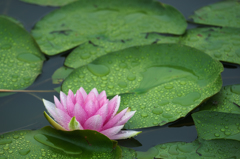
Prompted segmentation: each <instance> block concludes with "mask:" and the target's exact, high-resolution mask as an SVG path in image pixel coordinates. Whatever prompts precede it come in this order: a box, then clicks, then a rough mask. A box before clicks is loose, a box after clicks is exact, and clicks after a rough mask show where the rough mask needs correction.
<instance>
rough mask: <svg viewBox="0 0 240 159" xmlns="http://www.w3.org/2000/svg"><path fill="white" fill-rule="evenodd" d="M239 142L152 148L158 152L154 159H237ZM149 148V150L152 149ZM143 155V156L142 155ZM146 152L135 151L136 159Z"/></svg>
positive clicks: (173, 144)
mask: <svg viewBox="0 0 240 159" xmlns="http://www.w3.org/2000/svg"><path fill="white" fill-rule="evenodd" d="M239 146H240V142H239V141H234V140H210V141H209V140H203V139H197V140H195V141H193V142H192V143H185V142H173V143H165V144H159V145H157V146H155V147H153V148H155V149H157V150H158V154H157V155H156V156H155V158H161V159H169V158H171V159H192V158H194V159H198V158H199V159H202V158H222V157H224V158H239V157H240V151H239ZM153 148H151V149H153ZM143 153H145V154H143ZM147 153H149V151H147V152H139V151H137V158H140V157H141V156H143V155H147Z"/></svg>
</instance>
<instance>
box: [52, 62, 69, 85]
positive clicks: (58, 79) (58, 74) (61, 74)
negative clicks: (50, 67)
mask: <svg viewBox="0 0 240 159" xmlns="http://www.w3.org/2000/svg"><path fill="white" fill-rule="evenodd" d="M72 71H73V69H72V68H68V67H65V66H63V67H60V68H58V69H57V70H56V71H55V72H54V73H53V75H52V83H53V84H60V83H62V81H63V80H64V79H65V78H66V77H67V76H68V75H69V74H70V73H71V72H72Z"/></svg>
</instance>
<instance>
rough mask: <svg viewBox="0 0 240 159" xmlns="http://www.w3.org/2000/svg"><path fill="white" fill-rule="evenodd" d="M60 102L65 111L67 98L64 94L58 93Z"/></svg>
mask: <svg viewBox="0 0 240 159" xmlns="http://www.w3.org/2000/svg"><path fill="white" fill-rule="evenodd" d="M60 100H61V103H62V105H63V107H64V109H65V110H67V96H66V94H65V93H63V92H62V91H60Z"/></svg>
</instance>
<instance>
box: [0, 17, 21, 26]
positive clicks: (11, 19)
mask: <svg viewBox="0 0 240 159" xmlns="http://www.w3.org/2000/svg"><path fill="white" fill-rule="evenodd" d="M0 18H5V19H7V20H9V21H11V22H14V23H16V24H18V25H19V26H21V27H22V28H24V26H23V24H22V23H21V22H19V21H18V20H16V19H14V18H12V17H9V16H6V15H0Z"/></svg>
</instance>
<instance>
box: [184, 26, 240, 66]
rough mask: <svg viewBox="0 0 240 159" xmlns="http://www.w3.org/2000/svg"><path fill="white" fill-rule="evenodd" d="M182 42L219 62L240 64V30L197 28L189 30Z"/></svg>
mask: <svg viewBox="0 0 240 159" xmlns="http://www.w3.org/2000/svg"><path fill="white" fill-rule="evenodd" d="M180 41H181V43H182V44H184V45H187V46H191V47H194V48H197V49H199V50H202V51H204V52H205V53H207V54H209V55H210V56H212V57H213V58H215V59H217V60H220V61H225V62H230V63H236V64H240V29H237V28H213V27H207V28H195V29H190V30H188V31H187V33H186V35H184V36H183V38H182V39H181V40H180Z"/></svg>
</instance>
